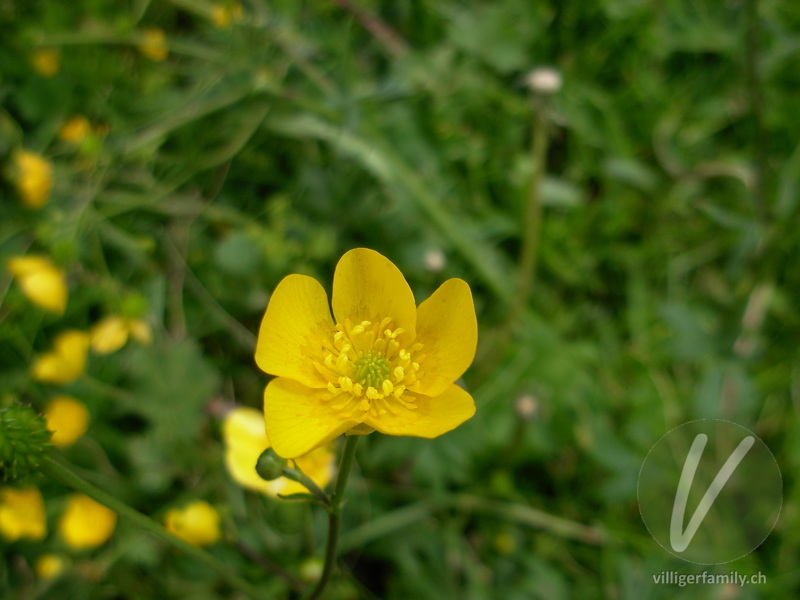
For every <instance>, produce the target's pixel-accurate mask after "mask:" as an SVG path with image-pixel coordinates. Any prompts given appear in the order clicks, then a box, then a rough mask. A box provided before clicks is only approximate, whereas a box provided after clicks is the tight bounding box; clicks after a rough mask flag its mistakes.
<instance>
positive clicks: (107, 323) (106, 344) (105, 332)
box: [89, 317, 129, 354]
mask: <svg viewBox="0 0 800 600" xmlns="http://www.w3.org/2000/svg"><path fill="white" fill-rule="evenodd" d="M128 331H129V330H128V321H127V320H126V319H123V318H122V317H106V318H104V319H101V320H100V321H98V322H97V323H96V324H95V325H94V326H93V327H92V328H91V329H90V330H89V337H90V340H91V346H92V350H93V351H94V352H95V353H97V354H111V353H112V352H116V351H117V350H119V349H120V348H122V347H123V346H124V345H125V344H126V342H127V341H128Z"/></svg>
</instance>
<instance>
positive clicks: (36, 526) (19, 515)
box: [0, 487, 47, 542]
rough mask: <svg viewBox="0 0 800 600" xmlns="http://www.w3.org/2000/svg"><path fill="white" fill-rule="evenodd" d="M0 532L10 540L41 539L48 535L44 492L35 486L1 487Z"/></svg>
mask: <svg viewBox="0 0 800 600" xmlns="http://www.w3.org/2000/svg"><path fill="white" fill-rule="evenodd" d="M0 533H2V534H3V537H4V538H6V539H7V540H8V541H10V542H13V541H15V540H18V539H20V538H29V539H32V540H41V539H44V537H45V536H46V535H47V518H46V517H45V513H44V501H43V500H42V494H41V493H39V490H38V489H37V488H35V487H29V488H23V489H16V488H11V487H5V488H2V489H0Z"/></svg>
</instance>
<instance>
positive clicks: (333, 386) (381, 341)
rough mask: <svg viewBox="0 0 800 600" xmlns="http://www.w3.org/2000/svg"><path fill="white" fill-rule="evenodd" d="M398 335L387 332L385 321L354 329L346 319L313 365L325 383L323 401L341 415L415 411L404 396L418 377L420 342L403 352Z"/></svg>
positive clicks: (394, 331)
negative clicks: (325, 391)
mask: <svg viewBox="0 0 800 600" xmlns="http://www.w3.org/2000/svg"><path fill="white" fill-rule="evenodd" d="M402 334H403V329H402V328H401V327H396V328H393V327H392V319H391V318H388V317H387V318H385V319H383V320H382V321H380V322H373V321H362V322H361V323H358V324H355V325H354V324H353V323H351V322H350V320H349V319H346V320H345V322H344V323H337V325H336V331H335V333H334V334H333V336H332V337H330V338H328V339H326V340H324V341H323V356H324V359H323V360H321V361H318V362H315V363H314V366H315V367H316V369H317V370H318V371H319V372H320V373H321V374H322V376H323V377H324V378H325V379H326V380H327V381H328V392H329V393H330V396H329V397H328V398H327V400H328V401H330V402H331V406H332V407H333V408H334V409H336V410H337V411H340V412H341V413H342V415H343V416H344V417H346V418H351V417H361V416H364V415H365V414H366V413H369V414H370V415H372V416H374V417H378V416H380V415H383V414H386V413H387V412H391V413H395V414H396V413H397V412H398V409H399V408H400V407H405V408H406V409H409V410H416V409H417V406H416V404H415V399H414V397H413V396H412V395H409V394H405V392H406V390H410V391H414V390H415V389H416V388H417V387H418V386H419V383H418V382H419V379H420V377H421V376H422V375H423V371H422V370H421V369H420V362H421V361H422V359H423V358H424V355H422V354H420V350H421V349H422V344H419V343H412V344H411V345H410V346H409V347H408V348H406V347H404V344H403V341H404V340H403V335H402Z"/></svg>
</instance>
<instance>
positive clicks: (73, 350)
mask: <svg viewBox="0 0 800 600" xmlns="http://www.w3.org/2000/svg"><path fill="white" fill-rule="evenodd" d="M88 350H89V336H88V335H87V334H86V333H84V332H83V331H78V330H77V329H70V330H68V331H65V332H63V333H61V334H59V335H58V337H56V339H55V340H53V349H52V350H51V351H50V352H46V353H44V354H41V355H39V357H38V358H37V359H36V361H35V362H34V363H33V367H32V369H31V371H32V373H33V377H34V378H35V379H37V380H38V381H44V382H46V383H56V384H64V383H70V382H72V381H74V380H75V379H77V378H78V377H80V375H81V374H82V373H83V370H84V368H86V354H87V352H88Z"/></svg>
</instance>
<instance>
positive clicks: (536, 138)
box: [508, 106, 548, 330]
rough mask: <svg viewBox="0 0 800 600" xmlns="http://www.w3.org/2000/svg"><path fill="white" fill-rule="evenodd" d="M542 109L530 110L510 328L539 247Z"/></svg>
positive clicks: (524, 300)
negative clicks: (525, 194)
mask: <svg viewBox="0 0 800 600" xmlns="http://www.w3.org/2000/svg"><path fill="white" fill-rule="evenodd" d="M543 112H544V111H543V110H542V109H541V107H540V106H536V107H535V109H534V113H533V131H532V137H531V158H532V162H533V165H532V167H533V168H532V172H531V180H530V188H529V191H528V202H527V205H526V212H525V231H524V232H523V238H522V252H521V256H520V261H519V280H518V284H517V293H516V295H515V296H514V301H513V304H512V306H511V313H510V317H509V320H508V324H509V326H510V327H511V329H512V330H513V328H514V327H516V325H517V322H518V320H519V319H520V317H521V316H522V313H523V312H524V311H525V305H526V304H527V303H528V296H529V295H530V290H531V287H532V286H533V280H534V275H535V273H536V258H537V254H538V249H539V231H540V229H541V222H542V199H541V187H542V179H543V177H544V171H545V165H546V160H547V145H548V144H547V142H548V139H547V124H548V121H547V118H546V117H545V116H544V114H542V113H543Z"/></svg>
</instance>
